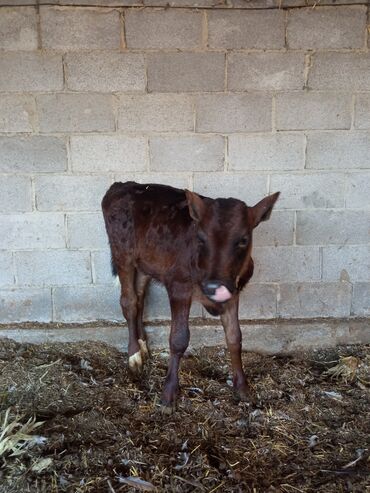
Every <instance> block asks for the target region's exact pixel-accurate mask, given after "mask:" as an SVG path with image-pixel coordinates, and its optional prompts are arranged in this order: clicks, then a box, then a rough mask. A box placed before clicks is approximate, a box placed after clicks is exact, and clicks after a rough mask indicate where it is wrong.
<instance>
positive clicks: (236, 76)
mask: <svg viewBox="0 0 370 493" xmlns="http://www.w3.org/2000/svg"><path fill="white" fill-rule="evenodd" d="M9 3H10V2H9V1H3V0H1V1H0V5H1V4H3V5H4V4H9ZM19 3H22V4H23V5H24V4H30V5H29V6H17V5H16V4H17V2H16V1H15V2H12V4H13V5H14V6H13V7H6V6H2V7H0V210H1V213H0V265H1V268H0V322H3V323H4V322H22V321H40V322H48V321H54V322H72V321H79V322H82V321H87V320H96V319H107V320H113V319H121V313H120V309H119V304H118V288H116V287H114V285H113V281H112V278H111V274H110V265H109V252H108V249H107V240H106V236H105V230H104V225H103V221H102V216H101V213H100V201H101V198H102V196H103V194H104V192H105V190H106V189H107V188H108V186H109V185H110V184H111V183H112V182H113V181H115V180H122V181H124V180H136V181H139V182H161V183H167V184H171V185H174V186H178V187H187V188H190V189H193V190H195V191H197V192H200V193H202V194H206V195H210V196H235V197H240V198H241V199H243V200H245V201H246V202H247V203H248V204H249V205H253V204H254V203H255V202H257V201H258V200H259V199H261V198H262V197H263V196H264V195H266V194H268V193H270V192H275V191H277V190H280V191H281V192H282V194H281V199H280V201H279V202H278V204H277V207H276V210H275V212H274V213H273V216H272V218H271V220H270V221H269V222H268V223H265V224H263V225H262V226H260V227H259V228H258V230H257V231H256V234H255V249H254V252H255V253H254V257H255V264H256V269H255V275H254V278H253V282H252V283H251V284H250V285H249V286H248V288H247V289H246V290H245V293H244V294H243V297H242V303H241V318H244V319H273V318H276V317H283V318H301V317H306V318H310V317H348V316H366V315H369V314H370V255H369V240H370V238H369V226H370V208H369V206H370V52H369V44H368V28H367V24H368V5H367V4H368V2H367V1H363V2H361V1H359V0H357V1H356V5H344V4H345V3H347V4H350V3H353V2H351V1H347V2H343V1H338V2H335V6H334V5H333V4H334V2H331V1H327V2H325V1H322V2H320V5H321V6H316V7H315V8H312V7H309V8H301V6H302V4H305V3H306V2H299V1H296V0H288V1H278V0H276V1H274V0H267V1H265V0H261V1H258V2H257V1H254V2H252V1H251V2H248V1H246V0H235V2H234V3H227V4H226V3H225V4H220V3H219V2H216V3H218V5H216V6H213V4H214V3H215V2H213V0H199V1H198V2H197V3H196V4H195V3H192V2H190V3H189V2H187V0H174V1H173V2H171V5H173V6H174V7H181V8H154V7H153V6H156V7H157V6H161V5H165V4H167V0H148V1H147V2H146V5H145V7H140V8H137V7H133V5H136V3H133V2H132V1H131V0H127V2H126V3H125V4H124V3H123V2H118V1H109V0H101V1H100V2H99V1H96V2H95V1H91V2H86V1H82V0H78V2H74V1H72V0H70V1H66V2H64V4H70V6H67V7H66V6H64V7H61V6H56V5H54V6H53V5H48V6H46V5H45V6H43V5H42V4H43V3H46V2H43V1H42V0H41V1H40V2H39V4H40V6H39V8H36V7H35V6H33V5H32V4H33V3H35V2H32V1H29V0H28V1H27V2H25V1H22V2H19ZM47 3H48V4H53V3H54V4H57V3H62V2H53V1H50V0H49V1H48V2H47ZM74 3H75V4H79V5H81V4H85V3H86V4H88V5H90V6H91V5H97V6H96V7H94V8H90V7H83V6H78V7H77V6H73V4H74ZM311 3H313V2H311ZM315 3H316V2H315ZM361 3H362V5H361ZM323 4H327V5H323ZM279 5H280V6H281V7H282V8H277V7H278V6H279ZM112 6H113V7H112ZM194 6H197V7H199V8H192V7H194ZM210 7H213V8H210ZM193 315H194V316H205V314H204V313H203V312H202V309H201V307H199V306H195V307H194V308H193ZM168 317H169V311H168V303H167V301H166V297H165V295H164V292H163V289H162V288H160V287H158V286H154V287H152V288H151V291H150V303H149V306H148V308H147V318H152V319H153V318H157V319H158V318H159V319H164V318H168Z"/></svg>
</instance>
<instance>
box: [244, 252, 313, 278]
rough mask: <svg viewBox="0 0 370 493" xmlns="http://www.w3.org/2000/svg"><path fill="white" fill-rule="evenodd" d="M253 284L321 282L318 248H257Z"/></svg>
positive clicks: (254, 257)
mask: <svg viewBox="0 0 370 493" xmlns="http://www.w3.org/2000/svg"><path fill="white" fill-rule="evenodd" d="M252 257H253V259H254V275H253V277H252V282H306V281H308V282H311V281H319V280H320V255H319V248H318V247H315V246H313V247H296V246H279V247H256V248H254V249H253V253H252Z"/></svg>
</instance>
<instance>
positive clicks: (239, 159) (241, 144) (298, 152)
mask: <svg viewBox="0 0 370 493" xmlns="http://www.w3.org/2000/svg"><path fill="white" fill-rule="evenodd" d="M228 141H229V163H230V169H232V170H243V171H248V170H272V171H274V170H297V169H303V168H304V149H305V138H304V135H302V134H298V133H296V134H294V133H292V134H289V133H284V134H266V135H230V136H229V137H228Z"/></svg>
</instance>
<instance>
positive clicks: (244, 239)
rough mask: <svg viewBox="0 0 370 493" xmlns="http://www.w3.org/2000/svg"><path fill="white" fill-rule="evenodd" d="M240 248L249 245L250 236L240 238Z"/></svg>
mask: <svg viewBox="0 0 370 493" xmlns="http://www.w3.org/2000/svg"><path fill="white" fill-rule="evenodd" d="M237 246H238V248H246V247H247V246H248V236H243V237H242V238H240V240H239V241H238V244H237Z"/></svg>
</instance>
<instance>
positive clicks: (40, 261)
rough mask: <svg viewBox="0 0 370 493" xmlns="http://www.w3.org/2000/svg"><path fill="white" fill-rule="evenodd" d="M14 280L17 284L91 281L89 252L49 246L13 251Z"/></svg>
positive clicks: (35, 284) (73, 283) (56, 283)
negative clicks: (45, 248)
mask: <svg viewBox="0 0 370 493" xmlns="http://www.w3.org/2000/svg"><path fill="white" fill-rule="evenodd" d="M14 256H15V265H16V272H17V283H18V284H19V285H20V286H35V287H45V286H52V285H55V286H61V285H64V284H67V285H76V284H90V283H91V280H92V277H91V262H90V252H79V251H71V250H50V251H45V250H43V251H30V252H15V253H14Z"/></svg>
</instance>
